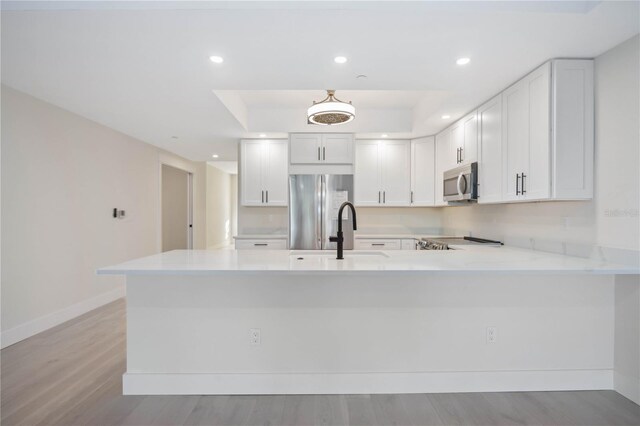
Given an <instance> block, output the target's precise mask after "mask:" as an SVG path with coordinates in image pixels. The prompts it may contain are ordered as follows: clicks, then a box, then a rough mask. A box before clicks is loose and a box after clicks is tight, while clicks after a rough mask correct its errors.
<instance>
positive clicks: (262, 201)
mask: <svg viewBox="0 0 640 426" xmlns="http://www.w3.org/2000/svg"><path fill="white" fill-rule="evenodd" d="M260 193H261V194H262V200H261V201H260V202H261V203H264V190H262V191H260Z"/></svg>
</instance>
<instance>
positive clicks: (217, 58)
mask: <svg viewBox="0 0 640 426" xmlns="http://www.w3.org/2000/svg"><path fill="white" fill-rule="evenodd" d="M209 59H210V60H211V62H213V63H214V64H221V63H223V62H224V59H223V58H222V56H209Z"/></svg>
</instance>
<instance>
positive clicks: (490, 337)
mask: <svg viewBox="0 0 640 426" xmlns="http://www.w3.org/2000/svg"><path fill="white" fill-rule="evenodd" d="M497 341H498V327H487V343H496V342H497Z"/></svg>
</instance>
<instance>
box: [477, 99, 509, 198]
mask: <svg viewBox="0 0 640 426" xmlns="http://www.w3.org/2000/svg"><path fill="white" fill-rule="evenodd" d="M478 151H479V152H478V202H479V203H497V202H500V201H502V184H503V178H502V163H503V158H502V96H500V95H498V96H496V97H495V98H493V99H491V100H490V101H489V102H487V103H486V104H484V105H482V106H481V107H480V108H478Z"/></svg>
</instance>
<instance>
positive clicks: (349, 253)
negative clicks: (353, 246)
mask: <svg viewBox="0 0 640 426" xmlns="http://www.w3.org/2000/svg"><path fill="white" fill-rule="evenodd" d="M289 256H291V257H326V258H332V257H333V258H335V257H336V251H335V250H291V251H289ZM344 257H345V258H348V257H358V258H362V257H373V258H380V257H389V255H388V254H387V253H385V252H383V251H372V250H345V251H344Z"/></svg>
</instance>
